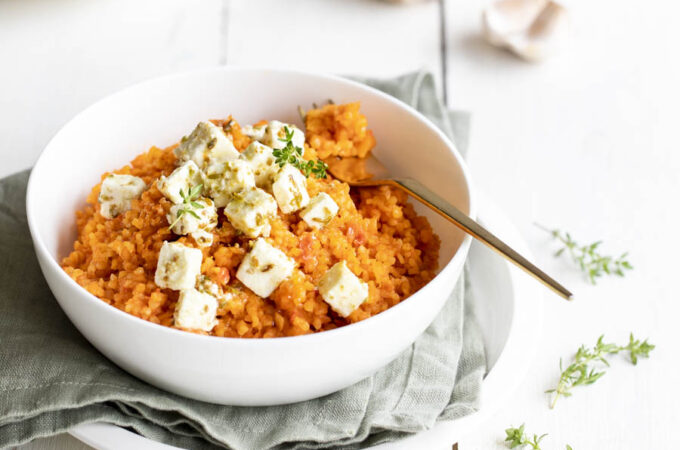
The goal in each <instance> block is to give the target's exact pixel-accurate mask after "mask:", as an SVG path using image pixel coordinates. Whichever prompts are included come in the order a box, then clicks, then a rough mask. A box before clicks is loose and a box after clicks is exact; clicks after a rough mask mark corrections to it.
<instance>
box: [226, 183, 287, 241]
mask: <svg viewBox="0 0 680 450" xmlns="http://www.w3.org/2000/svg"><path fill="white" fill-rule="evenodd" d="M224 215H225V216H227V219H229V222H230V223H231V224H232V225H233V226H234V228H236V229H237V230H239V231H241V232H243V233H244V234H245V235H246V236H248V237H251V238H256V237H258V236H265V237H267V236H269V233H270V231H271V225H270V224H269V221H270V220H271V219H272V218H274V217H275V216H276V200H274V197H272V196H271V195H269V194H267V193H266V192H265V191H263V190H262V189H259V188H251V189H248V190H245V191H240V192H238V193H237V194H236V195H235V196H234V199H233V200H232V201H231V202H229V204H228V205H227V207H226V208H224Z"/></svg>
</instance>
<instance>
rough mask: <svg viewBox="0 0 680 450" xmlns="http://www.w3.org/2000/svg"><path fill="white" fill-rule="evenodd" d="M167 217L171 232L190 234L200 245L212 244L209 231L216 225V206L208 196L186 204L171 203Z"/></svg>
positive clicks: (211, 236)
mask: <svg viewBox="0 0 680 450" xmlns="http://www.w3.org/2000/svg"><path fill="white" fill-rule="evenodd" d="M182 211H183V212H182ZM167 219H168V223H169V224H170V229H171V230H172V232H173V233H175V234H179V235H186V234H190V235H191V236H192V237H193V238H194V240H195V241H196V242H197V243H198V245H199V246H201V247H207V246H210V245H212V240H213V235H212V232H211V231H212V230H213V229H214V228H215V227H216V226H217V208H215V204H214V203H213V201H212V200H210V199H209V198H199V199H197V200H195V201H193V202H192V203H191V204H188V205H187V204H186V203H182V204H179V205H173V206H172V207H171V208H170V212H169V213H168V215H167Z"/></svg>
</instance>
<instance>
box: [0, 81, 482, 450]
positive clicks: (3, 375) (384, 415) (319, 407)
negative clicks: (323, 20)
mask: <svg viewBox="0 0 680 450" xmlns="http://www.w3.org/2000/svg"><path fill="white" fill-rule="evenodd" d="M359 81H362V82H365V83H367V84H369V85H373V86H375V87H377V88H378V89H382V90H383V91H385V92H387V93H389V94H391V95H393V96H395V97H397V98H399V99H401V100H403V101H405V102H406V103H408V104H410V105H411V106H413V107H414V108H416V109H418V110H419V111H420V112H422V113H423V114H425V115H426V116H427V117H428V118H430V120H432V121H433V122H434V123H435V124H437V125H438V126H439V127H440V128H441V129H442V130H443V131H444V132H445V133H446V134H447V135H448V136H449V137H450V138H451V139H452V140H453V141H454V142H455V143H456V144H457V146H458V148H459V150H461V151H465V150H466V149H467V142H468V128H469V126H468V125H469V117H468V115H467V114H465V113H460V112H452V111H448V110H447V109H446V108H445V107H444V106H443V105H442V103H441V102H440V100H439V97H438V95H437V92H436V88H435V84H434V80H433V77H432V75H430V74H428V73H425V72H418V73H412V74H408V75H405V76H402V77H399V78H396V79H391V80H359ZM28 175H29V173H28V172H21V173H18V174H15V175H13V176H10V177H7V178H4V179H2V180H0V257H1V261H2V263H1V266H0V267H2V270H0V447H5V446H12V445H19V444H22V443H25V442H28V441H31V440H33V439H35V438H38V437H44V436H49V435H54V434H57V433H61V432H64V431H67V430H68V429H70V428H72V427H74V426H76V425H78V424H81V423H89V422H109V423H112V424H116V425H119V426H123V427H128V428H130V429H133V430H135V431H136V432H138V433H140V434H142V435H144V436H146V437H148V438H150V439H154V440H157V441H161V442H164V443H167V444H171V445H175V446H178V447H185V448H192V449H212V448H233V449H315V448H330V447H333V448H337V447H340V448H365V447H369V446H372V445H376V444H379V443H383V442H389V441H393V440H396V439H400V438H402V437H404V436H407V435H409V434H412V433H417V432H419V431H423V430H426V429H428V428H431V427H432V426H434V425H435V424H436V422H438V421H440V420H453V419H456V418H458V417H461V416H464V415H466V414H469V413H471V412H474V411H475V410H476V408H477V404H478V399H479V390H480V386H481V382H482V378H483V376H484V374H485V372H486V359H485V354H484V348H483V345H482V339H481V333H480V330H479V329H478V327H477V323H476V321H475V319H474V317H473V315H472V313H471V308H469V307H468V306H469V305H470V302H471V301H472V299H471V297H470V294H469V292H467V290H466V283H465V278H464V276H463V277H461V280H459V282H458V284H457V286H456V288H455V290H454V292H453V293H452V294H451V296H450V298H449V299H448V301H447V302H446V304H445V306H444V308H443V310H442V311H441V313H440V314H439V315H438V316H437V318H436V319H435V321H434V322H433V323H432V325H431V326H430V327H429V328H428V329H427V330H426V331H425V332H424V333H423V334H422V335H421V336H420V337H419V338H418V340H417V341H416V342H415V343H414V344H413V345H411V346H410V347H409V348H408V349H407V350H405V351H404V352H403V353H401V354H400V355H399V356H398V357H397V358H396V359H395V360H394V361H392V362H391V363H390V364H388V365H387V366H386V367H384V368H382V369H381V370H380V371H378V372H377V373H376V374H375V375H373V376H371V377H369V378H366V379H364V380H362V381H360V382H358V383H356V384H354V385H352V386H350V387H348V388H346V389H344V390H342V391H339V392H336V393H333V394H330V395H327V396H325V397H322V398H319V399H315V400H310V401H307V402H301V403H295V404H291V405H284V406H275V407H258V408H252V407H233V406H219V405H214V404H209V403H204V402H200V401H196V400H190V399H187V398H184V397H180V396H177V395H174V394H171V393H168V392H165V391H163V390H160V389H157V388H155V387H153V386H150V385H148V384H146V383H145V382H143V381H141V380H138V379H137V378H135V377H133V376H131V375H129V374H127V373H126V372H124V371H123V370H122V369H120V368H118V367H117V366H116V365H114V364H113V363H112V362H110V361H109V360H107V359H106V358H105V357H104V356H103V355H101V354H100V353H99V352H98V351H97V350H96V349H95V348H94V347H92V346H91V345H90V344H89V343H88V342H87V341H86V340H85V339H84V338H83V336H81V335H80V333H79V332H78V331H77V330H76V329H75V327H73V325H72V324H71V323H70V322H69V320H68V318H67V317H66V315H65V314H64V313H63V312H62V311H61V309H60V308H59V306H58V304H57V302H56V300H55V299H54V297H53V296H52V293H51V292H50V290H49V288H48V286H47V284H46V282H45V280H44V279H43V276H42V273H41V272H40V268H39V267H38V263H37V260H36V257H35V253H34V251H33V246H32V242H31V238H30V235H29V231H28V225H27V221H26V213H25V194H26V183H27V179H28ZM466 305H467V306H466ZM187 382H191V380H187Z"/></svg>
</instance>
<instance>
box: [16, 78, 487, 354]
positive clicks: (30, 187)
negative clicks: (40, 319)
mask: <svg viewBox="0 0 680 450" xmlns="http://www.w3.org/2000/svg"><path fill="white" fill-rule="evenodd" d="M212 72H224V73H233V72H237V73H238V72H241V73H247V72H268V73H276V74H285V75H302V76H311V77H316V78H320V79H324V80H326V81H331V82H334V83H339V84H344V85H347V86H350V87H353V88H356V89H358V90H360V91H364V92H366V93H368V94H370V95H374V96H378V97H380V98H382V99H383V100H385V101H387V102H388V103H390V104H391V106H393V107H395V108H399V109H403V110H405V111H406V112H408V113H410V114H411V115H413V116H415V117H416V119H418V120H419V121H420V122H421V123H423V124H424V125H425V126H426V128H428V129H429V131H431V132H433V133H434V134H435V135H436V136H437V137H439V138H440V139H441V140H442V141H443V142H444V143H445V144H446V146H447V148H448V150H449V151H450V152H451V153H452V154H453V155H454V157H455V159H456V162H457V163H458V165H459V166H460V169H461V173H462V175H463V181H464V182H465V185H466V186H467V191H468V203H469V209H470V212H469V215H470V217H472V218H475V217H476V201H475V195H474V189H473V184H472V181H471V178H470V173H469V169H468V167H467V164H466V163H465V160H464V158H463V156H462V155H461V154H460V152H459V151H458V149H457V148H456V145H455V144H454V143H453V142H452V140H451V139H449V138H448V137H447V136H446V135H445V134H444V133H443V132H442V131H441V130H440V129H439V128H437V127H436V126H435V125H434V123H432V122H431V121H430V120H429V119H428V118H427V117H425V116H424V115H423V114H421V113H420V112H419V111H417V110H416V109H415V108H413V107H412V106H410V105H408V104H407V103H405V102H403V101H401V100H399V99H397V98H395V97H392V96H391V95H389V94H386V93H384V92H382V91H380V90H378V89H375V88H373V87H371V86H368V85H365V84H363V83H360V82H357V81H354V80H350V79H347V78H344V77H341V76H338V75H332V74H327V73H323V72H316V71H310V70H292V69H278V68H267V67H250V66H249V67H240V66H216V67H209V68H203V69H198V70H188V71H181V72H176V73H171V74H168V75H162V76H159V77H154V78H150V79H147V80H144V81H141V82H138V83H135V84H132V85H130V86H128V87H125V88H123V89H119V90H117V91H115V92H113V93H110V94H108V95H106V96H104V97H103V98H100V99H99V100H97V101H95V102H94V103H92V104H90V105H89V106H88V107H86V108H85V109H83V110H81V111H80V112H79V113H77V114H76V115H74V116H73V117H71V118H70V119H69V120H68V121H67V122H66V123H64V124H63V125H62V126H61V127H60V128H59V130H58V131H57V132H56V133H55V134H54V136H52V138H51V139H50V140H49V142H48V143H47V145H46V146H45V148H44V149H43V150H42V151H41V152H40V155H39V156H38V159H37V160H36V163H35V164H34V166H33V168H32V170H31V174H30V176H29V180H28V184H27V188H26V216H27V220H28V227H29V231H30V234H31V238H32V240H33V245H34V248H35V250H36V253H37V254H38V255H37V256H38V257H41V256H42V258H39V259H42V260H43V261H46V263H47V264H48V265H49V268H50V269H52V270H53V271H54V272H55V273H57V274H58V275H57V277H59V281H60V282H62V283H65V284H66V285H67V286H68V287H69V288H75V289H77V290H78V291H79V292H80V293H81V294H83V295H84V296H85V297H87V299H88V301H92V302H95V303H94V304H95V305H97V306H96V307H99V308H102V307H103V308H105V309H106V311H109V312H110V313H112V314H118V315H119V317H121V318H123V317H124V318H123V319H122V320H132V321H133V323H138V324H139V325H140V326H142V327H146V328H147V329H148V330H149V332H156V333H168V334H169V336H168V337H171V336H174V337H177V338H180V339H181V338H184V339H185V340H187V341H188V340H195V341H196V342H197V343H201V342H204V343H209V342H210V343H217V342H223V343H225V345H226V344H229V345H241V346H247V347H252V346H258V347H263V346H270V347H271V346H280V345H287V344H288V343H290V342H293V343H294V342H298V343H301V342H303V341H307V342H308V343H313V342H314V341H322V340H325V339H330V338H335V337H341V336H343V335H345V334H348V333H360V332H361V330H363V329H365V328H366V327H370V326H372V324H375V323H377V322H379V321H388V320H389V319H390V318H391V317H392V316H393V315H394V314H398V313H399V311H401V310H402V309H404V307H405V306H406V305H407V304H411V303H413V302H414V301H416V300H415V298H416V297H422V295H423V294H426V293H427V292H429V291H430V290H431V289H432V286H433V285H436V284H440V283H441V282H442V280H443V278H444V277H446V276H447V275H451V273H450V272H452V271H453V269H454V267H455V266H457V265H458V264H460V265H462V264H463V263H464V260H465V259H466V258H467V254H468V250H469V248H470V244H471V242H472V237H471V236H470V235H466V236H464V238H463V241H462V242H461V244H460V246H459V247H458V249H457V250H456V252H455V253H454V255H453V257H452V258H451V259H450V260H449V261H448V262H447V263H446V264H445V265H444V267H442V268H441V270H440V271H439V273H438V274H437V275H435V277H434V278H433V279H432V280H430V281H429V282H428V283H427V284H425V285H424V286H423V287H422V288H420V289H419V290H418V291H416V292H415V293H414V294H412V295H411V296H409V297H407V298H406V299H404V300H402V301H401V302H399V303H398V304H396V305H394V306H392V307H390V308H388V309H386V310H385V311H382V312H381V313H379V314H376V315H374V316H371V317H369V318H367V319H364V320H362V321H359V322H356V323H352V324H348V325H345V326H343V327H339V328H334V329H332V330H326V331H320V332H315V333H309V334H304V335H298V336H283V337H276V338H259V339H247V338H241V337H222V336H212V335H203V334H197V333H191V332H187V331H183V330H179V329H176V328H171V327H167V326H164V325H161V324H156V323H153V322H150V321H148V320H145V319H142V318H140V317H137V316H135V315H133V314H130V313H127V312H125V311H123V310H121V309H118V308H116V307H115V306H113V305H110V304H108V303H106V302H104V301H102V300H101V299H100V298H98V297H96V296H95V295H93V294H91V293H90V292H89V291H87V290H86V289H85V288H84V287H82V286H81V285H79V284H78V283H77V282H76V281H75V280H74V279H73V278H71V277H70V276H69V275H68V274H67V273H66V272H65V271H64V269H63V268H62V267H61V265H60V264H59V263H58V261H57V259H56V258H55V257H53V256H52V254H51V253H50V252H49V251H48V250H47V246H46V244H45V242H44V241H43V239H42V236H41V234H40V232H39V231H38V230H39V228H38V225H37V219H36V218H35V213H34V211H35V207H36V204H37V202H38V201H37V199H35V198H34V195H33V192H34V190H35V189H34V187H35V186H36V185H37V184H38V180H37V179H36V174H39V172H40V171H39V170H36V169H41V167H42V164H44V160H45V155H46V154H48V153H49V152H50V150H51V148H52V145H53V142H54V141H55V140H56V139H57V138H58V137H59V135H60V134H61V133H62V131H63V130H64V129H65V128H66V127H68V126H69V125H70V124H72V123H73V122H74V121H76V120H77V119H78V118H79V117H81V116H84V115H87V114H89V113H90V112H91V111H92V110H93V109H96V108H100V107H102V105H105V104H106V103H107V102H109V101H112V100H113V99H114V98H115V97H117V96H119V95H123V94H124V93H128V92H130V91H134V90H138V89H144V88H145V87H146V86H148V85H153V84H155V83H157V82H160V81H170V80H173V79H178V78H184V77H193V76H200V75H202V74H206V73H212ZM461 260H462V261H461ZM55 298H56V296H55ZM428 326H429V324H428Z"/></svg>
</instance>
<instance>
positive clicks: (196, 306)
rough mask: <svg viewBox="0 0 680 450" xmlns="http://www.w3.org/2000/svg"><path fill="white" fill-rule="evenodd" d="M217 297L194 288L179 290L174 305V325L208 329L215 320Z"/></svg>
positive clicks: (215, 322)
mask: <svg viewBox="0 0 680 450" xmlns="http://www.w3.org/2000/svg"><path fill="white" fill-rule="evenodd" d="M217 306H218V304H217V299H216V298H215V297H213V296H212V295H210V294H208V293H205V292H199V291H197V290H196V289H186V290H183V291H182V292H180V294H179V300H178V301H177V305H176V306H175V314H174V319H175V325H176V326H178V327H180V328H187V329H190V330H202V331H210V330H212V329H213V328H214V327H215V325H217V320H216V319H215V315H216V314H217Z"/></svg>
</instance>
